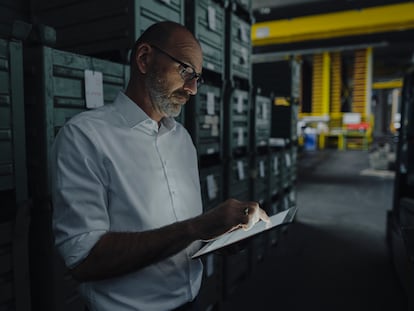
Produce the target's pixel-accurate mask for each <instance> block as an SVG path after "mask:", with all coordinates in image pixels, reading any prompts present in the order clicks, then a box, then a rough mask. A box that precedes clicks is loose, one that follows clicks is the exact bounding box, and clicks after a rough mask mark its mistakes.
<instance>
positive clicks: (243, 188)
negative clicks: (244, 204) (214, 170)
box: [225, 157, 251, 201]
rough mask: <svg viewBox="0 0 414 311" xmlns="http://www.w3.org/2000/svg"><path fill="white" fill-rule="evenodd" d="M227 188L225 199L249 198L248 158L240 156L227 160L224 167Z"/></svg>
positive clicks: (244, 199) (247, 199)
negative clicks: (226, 164) (225, 167)
mask: <svg viewBox="0 0 414 311" xmlns="http://www.w3.org/2000/svg"><path fill="white" fill-rule="evenodd" d="M226 171H227V172H226V177H227V181H226V182H227V185H226V186H227V188H226V190H227V191H225V199H227V198H235V199H237V200H240V201H250V200H251V182H250V173H251V172H250V159H249V158H248V157H242V158H237V159H232V160H230V161H229V163H228V166H227V169H226Z"/></svg>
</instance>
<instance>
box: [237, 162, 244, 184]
mask: <svg viewBox="0 0 414 311" xmlns="http://www.w3.org/2000/svg"><path fill="white" fill-rule="evenodd" d="M237 173H238V175H239V180H243V179H244V166H243V162H242V161H237Z"/></svg>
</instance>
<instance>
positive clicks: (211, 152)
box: [206, 148, 216, 154]
mask: <svg viewBox="0 0 414 311" xmlns="http://www.w3.org/2000/svg"><path fill="white" fill-rule="evenodd" d="M215 151H216V150H215V149H214V148H208V149H207V150H206V152H207V154H213V153H214V152H215Z"/></svg>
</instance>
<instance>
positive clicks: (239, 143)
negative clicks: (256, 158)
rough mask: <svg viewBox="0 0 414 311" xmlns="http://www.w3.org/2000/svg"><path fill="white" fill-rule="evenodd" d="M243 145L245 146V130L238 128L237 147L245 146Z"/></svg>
mask: <svg viewBox="0 0 414 311" xmlns="http://www.w3.org/2000/svg"><path fill="white" fill-rule="evenodd" d="M243 144H244V134H243V128H242V127H239V128H237V146H243Z"/></svg>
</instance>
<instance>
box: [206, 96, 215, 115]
mask: <svg viewBox="0 0 414 311" xmlns="http://www.w3.org/2000/svg"><path fill="white" fill-rule="evenodd" d="M214 106H215V105H214V93H213V92H207V114H210V115H212V114H214Z"/></svg>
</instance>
